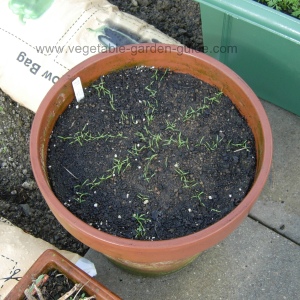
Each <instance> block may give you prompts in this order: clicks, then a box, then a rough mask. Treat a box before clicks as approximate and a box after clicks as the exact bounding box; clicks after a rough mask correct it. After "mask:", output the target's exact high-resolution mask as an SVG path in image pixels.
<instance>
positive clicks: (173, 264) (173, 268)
mask: <svg viewBox="0 0 300 300" xmlns="http://www.w3.org/2000/svg"><path fill="white" fill-rule="evenodd" d="M201 254H202V252H201V253H198V254H196V255H194V256H192V257H189V258H187V259H182V260H175V261H163V262H152V263H137V262H133V261H128V260H125V259H118V260H116V259H113V258H111V257H109V256H107V255H105V257H106V258H107V259H108V260H109V261H110V262H112V263H113V264H114V265H116V266H117V267H119V268H121V269H122V270H125V271H126V272H129V273H131V274H134V275H142V276H149V277H157V276H162V275H168V274H171V273H174V272H177V271H179V270H181V269H182V268H184V267H186V266H187V265H189V264H190V263H192V262H193V261H194V260H195V259H196V258H197V257H198V256H199V255H201Z"/></svg>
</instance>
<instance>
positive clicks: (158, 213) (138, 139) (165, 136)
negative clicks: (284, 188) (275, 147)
mask: <svg viewBox="0 0 300 300" xmlns="http://www.w3.org/2000/svg"><path fill="white" fill-rule="evenodd" d="M85 95H86V97H85V99H84V100H81V101H80V102H79V103H78V102H77V101H76V100H74V101H73V102H72V103H71V104H70V106H69V108H68V109H67V110H66V111H65V112H64V113H63V115H62V116H61V117H60V118H59V120H58V122H57V124H56V126H55V128H54V131H53V135H52V137H51V140H50V143H49V154H48V162H47V164H48V172H49V177H50V181H51V184H52V188H53V190H54V192H55V194H56V195H57V197H58V198H59V199H60V200H61V202H62V203H63V204H64V205H65V207H67V208H68V209H69V210H70V211H71V212H72V213H73V214H75V215H76V216H77V217H79V218H80V219H82V220H83V221H85V222H86V223H88V224H90V225H92V226H93V227H95V228H97V229H99V230H102V231H105V232H108V233H110V234H113V235H117V236H121V237H125V238H130V239H132V238H137V239H147V240H154V239H155V240H163V239H171V238H175V237H180V236H184V235H187V234H191V233H194V232H196V231H199V230H201V229H204V228H206V227H208V226H209V225H211V224H213V223H215V222H216V221H218V220H220V219H221V218H223V217H224V216H225V215H227V214H228V213H229V212H230V211H232V210H233V209H234V208H235V207H236V206H237V205H238V204H239V203H240V201H241V200H242V199H243V198H244V197H245V195H246V194H247V192H248V191H249V189H250V187H251V185H252V183H253V179H254V174H255V167H256V158H255V142H254V137H253V135H252V132H251V129H250V128H249V127H248V125H247V123H246V121H245V120H244V118H243V117H242V116H241V115H240V114H239V112H238V111H237V110H236V108H235V107H234V105H233V104H232V102H231V101H230V99H229V98H228V97H226V96H225V95H223V94H222V93H221V92H220V91H219V90H217V89H216V88H215V87H212V86H210V85H208V84H206V83H204V82H202V81H200V80H198V79H196V78H194V77H192V76H190V75H186V74H180V73H173V72H170V71H168V70H157V69H151V68H145V67H137V68H132V69H127V70H123V71H118V72H115V73H111V74H109V75H107V76H104V77H102V78H100V79H99V80H98V81H97V82H95V83H93V84H92V85H91V86H90V87H89V88H87V89H86V90H85Z"/></svg>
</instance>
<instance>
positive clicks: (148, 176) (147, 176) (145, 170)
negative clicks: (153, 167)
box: [143, 154, 157, 182]
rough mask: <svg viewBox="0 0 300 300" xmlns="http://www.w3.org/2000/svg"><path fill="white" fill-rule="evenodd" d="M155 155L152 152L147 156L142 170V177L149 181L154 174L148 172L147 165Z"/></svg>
mask: <svg viewBox="0 0 300 300" xmlns="http://www.w3.org/2000/svg"><path fill="white" fill-rule="evenodd" d="M155 157H157V154H153V155H152V156H151V157H147V158H146V159H145V160H146V161H147V163H146V165H145V167H144V171H143V176H144V179H145V180H146V181H147V182H149V181H150V179H151V178H152V177H153V176H154V175H155V174H151V175H150V174H149V166H150V164H151V162H152V161H153V160H154V159H155Z"/></svg>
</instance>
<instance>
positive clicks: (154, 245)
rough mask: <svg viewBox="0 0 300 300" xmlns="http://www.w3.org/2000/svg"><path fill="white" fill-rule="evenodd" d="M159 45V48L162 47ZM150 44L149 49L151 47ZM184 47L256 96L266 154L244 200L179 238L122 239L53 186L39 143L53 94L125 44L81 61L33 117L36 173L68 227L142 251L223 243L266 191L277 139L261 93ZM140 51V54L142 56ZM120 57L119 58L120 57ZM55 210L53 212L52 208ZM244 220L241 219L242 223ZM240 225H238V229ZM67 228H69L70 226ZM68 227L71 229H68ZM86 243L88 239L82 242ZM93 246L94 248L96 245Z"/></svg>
mask: <svg viewBox="0 0 300 300" xmlns="http://www.w3.org/2000/svg"><path fill="white" fill-rule="evenodd" d="M154 45H155V44H150V43H145V44H138V45H135V46H136V47H139V46H140V47H141V49H142V47H143V53H148V54H149V55H150V54H151V53H152V52H151V48H150V47H154ZM159 46H161V47H164V48H165V49H169V48H166V47H170V49H171V51H172V53H174V52H176V51H177V54H178V47H179V46H177V45H169V44H159ZM159 46H156V47H159ZM132 47H133V45H131V46H123V47H122V49H124V52H125V53H128V52H129V51H132ZM147 47H148V48H147ZM181 47H182V49H184V51H183V52H184V53H183V54H182V55H180V56H178V59H182V57H183V58H184V57H186V56H188V57H192V58H195V59H197V60H200V61H202V62H205V63H206V64H209V65H214V67H215V68H217V69H219V71H220V72H222V73H223V74H225V75H226V76H227V77H230V80H232V81H233V82H235V83H236V84H238V85H239V86H240V87H241V89H242V90H243V92H244V93H245V94H246V95H247V97H248V98H251V99H252V102H253V105H254V107H255V110H256V113H257V115H258V117H259V120H260V121H261V128H262V136H263V143H264V147H263V153H262V154H261V155H262V159H261V164H260V165H261V168H260V170H257V172H256V178H255V180H254V183H253V185H252V187H251V189H250V190H249V192H248V194H247V195H246V197H245V198H244V199H243V200H242V201H241V203H240V204H239V205H238V206H237V207H236V208H235V209H234V210H232V211H231V212H230V213H229V214H227V215H226V216H225V217H224V218H222V219H221V220H219V221H217V222H216V223H214V224H212V225H210V226H209V227H207V228H205V229H203V230H200V231H198V232H195V233H192V234H189V235H186V236H183V237H178V238H174V239H169V240H159V241H155V240H154V241H143V240H133V239H127V238H122V237H118V236H113V235H111V234H108V233H105V232H102V231H99V230H97V229H96V228H94V227H92V226H90V225H88V224H87V223H85V222H83V221H82V220H80V219H79V218H77V217H75V216H74V215H73V214H72V213H71V212H70V211H69V210H68V209H67V208H66V207H65V206H64V205H63V204H62V203H61V202H60V201H59V200H58V199H57V198H56V196H55V195H54V193H53V192H52V189H51V188H50V186H49V184H48V181H47V176H46V175H45V173H44V170H43V166H42V164H41V162H40V157H41V154H40V147H39V146H38V145H39V143H40V136H41V132H42V130H43V128H41V124H42V119H43V117H44V114H45V111H47V108H48V106H49V101H50V99H51V98H52V97H53V95H59V94H60V90H61V89H62V88H63V87H64V86H66V85H67V83H69V82H70V80H71V81H72V80H74V79H75V78H76V77H77V75H76V74H77V73H78V72H79V71H82V70H83V69H84V68H86V67H87V66H91V65H93V64H94V63H95V62H97V61H98V60H99V59H101V60H105V59H107V58H110V57H112V56H114V55H117V57H118V55H122V53H117V54H116V52H117V49H121V47H119V48H117V49H116V50H115V51H113V52H109V51H108V52H103V53H99V54H96V55H94V56H92V57H90V58H88V59H86V60H85V61H83V62H81V63H80V64H78V65H77V66H75V67H74V68H72V69H71V70H69V71H68V72H67V73H66V74H65V75H64V76H63V77H62V78H61V79H59V80H58V81H57V83H55V84H54V86H53V87H52V88H51V89H50V90H49V92H48V93H47V95H46V96H45V98H44V99H43V101H42V102H41V104H40V106H39V108H38V110H37V112H36V115H35V118H34V120H33V124H32V130H31V136H30V159H31V164H32V169H33V173H34V176H35V179H36V182H37V185H38V187H39V189H40V191H41V192H42V194H43V195H45V194H48V197H49V198H50V199H51V201H50V202H49V200H48V199H47V198H46V197H44V198H45V200H46V202H47V204H48V206H49V207H50V209H51V210H52V207H54V208H55V210H56V212H57V215H56V214H55V216H56V217H60V216H62V215H63V216H64V218H65V219H67V220H68V224H67V227H68V228H80V231H81V232H84V234H86V235H87V236H88V237H89V238H96V239H97V240H98V241H99V243H100V242H101V241H103V242H105V243H106V244H107V243H108V244H110V245H116V246H118V247H119V246H121V247H125V248H127V249H139V250H140V251H144V252H149V251H153V250H154V249H155V250H159V249H163V248H166V247H168V248H173V249H177V248H180V247H182V246H183V245H193V244H195V243H197V244H199V241H201V240H205V239H207V238H209V237H212V239H213V240H214V244H216V243H217V242H219V240H216V239H214V237H213V235H215V234H216V233H218V232H219V231H221V230H223V227H224V226H229V227H230V224H232V223H234V222H235V221H236V220H237V219H240V218H241V215H242V214H243V213H244V212H245V210H246V211H247V212H249V210H250V209H251V207H252V205H253V204H254V202H255V200H256V199H257V197H258V196H259V194H260V192H261V191H262V189H263V187H264V185H265V182H266V180H267V178H268V174H269V171H270V168H271V163H272V150H273V142H272V133H271V127H270V124H269V121H268V117H267V115H266V113H265V110H264V108H263V106H262V104H261V102H260V100H259V99H258V98H257V96H256V95H255V94H254V92H253V91H252V89H251V88H250V87H249V86H248V85H247V83H246V82H245V81H244V80H243V79H242V78H240V77H239V76H238V75H237V74H236V73H235V72H234V71H232V70H231V69H230V68H228V67H227V66H225V65H224V64H222V63H221V62H219V61H217V60H216V59H214V58H212V57H210V56H208V55H206V54H204V53H202V52H199V51H196V50H192V49H189V48H187V47H185V46H181ZM138 56H139V54H137V55H136V57H138ZM116 59H117V58H116ZM253 199H254V200H253ZM52 212H53V211H52ZM241 221H242V220H240V222H241ZM235 227H236V226H234V228H235ZM66 229H67V228H66ZM67 230H68V229H67ZM231 231H232V230H230V231H228V234H229V233H231ZM82 242H83V243H84V241H82ZM92 248H93V247H92Z"/></svg>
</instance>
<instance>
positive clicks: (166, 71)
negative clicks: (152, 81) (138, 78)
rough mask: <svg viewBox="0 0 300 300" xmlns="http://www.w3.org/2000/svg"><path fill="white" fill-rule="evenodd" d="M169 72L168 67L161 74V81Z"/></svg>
mask: <svg viewBox="0 0 300 300" xmlns="http://www.w3.org/2000/svg"><path fill="white" fill-rule="evenodd" d="M168 72H169V69H166V70H165V72H164V74H163V75H162V76H161V78H160V81H162V80H163V79H164V77H165V76H166V74H167V73H168Z"/></svg>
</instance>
